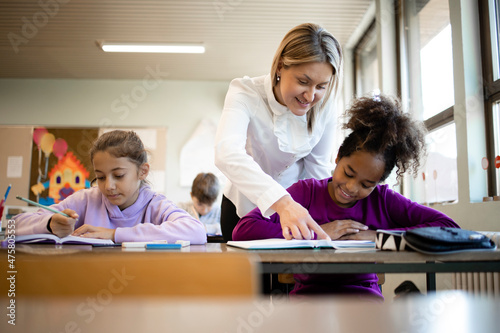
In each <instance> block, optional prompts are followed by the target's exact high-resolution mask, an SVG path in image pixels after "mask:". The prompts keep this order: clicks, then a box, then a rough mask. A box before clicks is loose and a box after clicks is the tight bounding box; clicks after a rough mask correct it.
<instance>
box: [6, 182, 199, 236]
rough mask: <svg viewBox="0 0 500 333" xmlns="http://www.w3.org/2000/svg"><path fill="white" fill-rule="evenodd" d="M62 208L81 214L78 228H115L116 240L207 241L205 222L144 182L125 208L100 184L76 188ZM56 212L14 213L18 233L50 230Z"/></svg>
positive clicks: (60, 207)
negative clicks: (85, 225)
mask: <svg viewBox="0 0 500 333" xmlns="http://www.w3.org/2000/svg"><path fill="white" fill-rule="evenodd" d="M51 207H52V208H55V209H57V210H59V211H62V210H64V209H66V208H70V209H72V210H74V211H75V212H76V213H77V214H78V216H79V218H78V221H77V222H76V224H75V229H76V228H78V227H80V226H82V225H83V224H84V223H85V224H90V225H93V226H97V227H104V228H110V229H116V232H115V242H116V243H121V242H126V241H152V240H160V239H162V240H167V241H168V242H169V243H170V242H175V241H177V240H188V241H190V242H191V244H205V243H206V242H207V236H206V233H205V227H204V226H203V224H202V223H201V222H200V221H198V220H196V219H194V218H192V217H191V216H190V215H189V214H188V213H186V212H185V211H184V210H182V209H180V208H178V207H177V206H175V205H174V204H173V203H172V202H171V201H169V200H168V199H167V198H166V197H165V196H164V195H162V194H159V193H156V192H154V191H153V190H152V189H151V188H150V187H149V186H142V187H141V188H140V191H139V196H138V198H137V200H136V201H135V202H134V203H133V204H132V205H131V206H129V207H127V208H125V209H124V210H120V208H118V206H116V205H113V204H112V203H110V202H109V200H108V199H107V198H106V197H105V196H104V195H102V193H101V191H100V190H99V189H98V188H97V187H92V188H88V189H84V190H80V191H77V192H75V193H73V194H72V195H70V196H69V197H68V198H66V199H65V200H63V201H61V202H60V203H58V204H55V205H52V206H51ZM52 215H53V213H52V212H49V211H47V210H45V209H39V210H38V211H36V212H35V213H23V214H19V215H17V216H15V217H14V220H15V221H16V234H17V235H28V234H42V233H49V231H48V230H47V222H48V221H49V219H50V217H51V216H52Z"/></svg>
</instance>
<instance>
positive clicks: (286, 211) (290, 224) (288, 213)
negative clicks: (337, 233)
mask: <svg viewBox="0 0 500 333" xmlns="http://www.w3.org/2000/svg"><path fill="white" fill-rule="evenodd" d="M271 208H273V209H274V210H275V211H276V212H277V213H278V215H279V216H280V223H281V229H282V230H283V237H285V239H292V238H295V239H313V238H314V233H316V234H318V239H329V238H330V237H328V235H327V234H326V232H324V231H323V229H321V227H320V226H319V225H318V224H317V223H316V221H314V220H313V219H312V217H311V215H309V212H308V211H307V209H305V208H304V207H302V206H301V205H299V204H298V203H296V202H295V201H294V200H293V199H292V197H290V196H289V195H287V196H284V197H282V198H281V199H280V200H278V201H277V202H276V203H274V205H273V206H271Z"/></svg>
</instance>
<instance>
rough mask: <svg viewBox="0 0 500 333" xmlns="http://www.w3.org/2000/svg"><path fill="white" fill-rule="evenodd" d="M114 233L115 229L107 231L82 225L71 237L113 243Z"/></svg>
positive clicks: (106, 229)
mask: <svg viewBox="0 0 500 333" xmlns="http://www.w3.org/2000/svg"><path fill="white" fill-rule="evenodd" d="M115 231H116V229H108V228H103V227H96V226H93V225H90V224H84V225H82V226H81V227H80V228H78V229H76V230H75V232H73V234H72V235H73V236H80V237H86V238H100V239H111V240H112V241H113V242H114V241H115Z"/></svg>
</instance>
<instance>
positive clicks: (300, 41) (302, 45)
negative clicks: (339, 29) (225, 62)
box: [271, 23, 342, 131]
mask: <svg viewBox="0 0 500 333" xmlns="http://www.w3.org/2000/svg"><path fill="white" fill-rule="evenodd" d="M310 62H325V63H329V64H330V65H331V66H332V69H333V75H332V78H331V80H330V82H329V84H328V88H327V90H326V93H325V95H324V96H323V101H322V102H321V104H320V105H318V104H316V105H315V106H314V107H313V108H312V109H311V110H310V111H309V112H308V113H307V127H308V129H309V131H312V128H313V124H314V119H315V117H316V115H317V114H318V113H319V112H321V110H323V108H324V106H325V105H326V103H327V102H328V99H329V98H330V95H331V93H332V91H334V92H335V93H336V92H337V90H338V88H339V85H340V80H341V78H342V48H341V46H340V44H339V42H338V41H337V40H336V39H335V37H333V35H332V34H330V33H329V32H328V31H326V30H325V29H323V28H322V27H320V26H319V25H317V24H314V23H304V24H301V25H298V26H296V27H295V28H293V29H292V30H290V31H289V32H288V33H287V34H286V35H285V37H284V38H283V40H282V41H281V44H280V45H279V47H278V49H277V50H276V54H275V55H274V59H273V64H272V66H271V80H272V83H273V87H275V86H276V85H277V84H278V79H277V71H278V66H279V64H280V63H281V64H282V66H283V67H284V68H287V67H289V66H295V65H301V64H304V63H310Z"/></svg>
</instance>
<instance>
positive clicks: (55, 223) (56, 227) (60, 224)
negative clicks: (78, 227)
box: [49, 209, 78, 238]
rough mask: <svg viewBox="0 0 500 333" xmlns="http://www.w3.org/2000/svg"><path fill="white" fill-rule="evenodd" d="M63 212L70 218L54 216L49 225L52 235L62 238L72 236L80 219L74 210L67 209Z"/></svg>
mask: <svg viewBox="0 0 500 333" xmlns="http://www.w3.org/2000/svg"><path fill="white" fill-rule="evenodd" d="M62 212H63V213H65V214H66V215H68V216H70V217H66V216H63V215H61V214H54V215H52V217H51V218H50V223H49V226H50V230H51V231H52V233H53V234H54V235H56V236H57V237H61V238H62V237H66V236H68V235H71V233H72V232H73V230H75V222H76V219H78V214H77V213H76V212H75V211H74V210H71V209H65V210H63V211H62Z"/></svg>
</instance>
